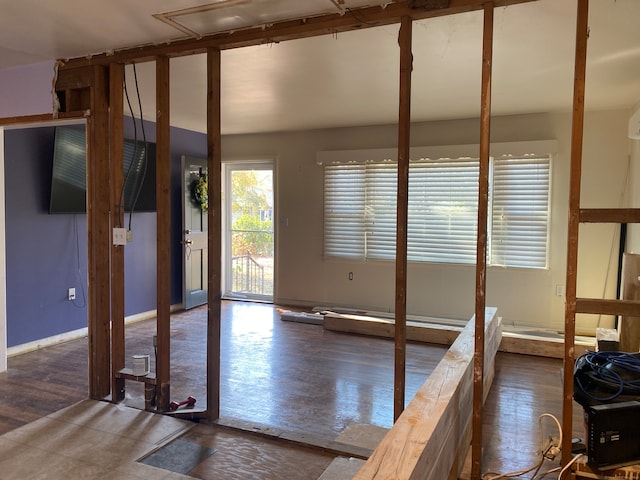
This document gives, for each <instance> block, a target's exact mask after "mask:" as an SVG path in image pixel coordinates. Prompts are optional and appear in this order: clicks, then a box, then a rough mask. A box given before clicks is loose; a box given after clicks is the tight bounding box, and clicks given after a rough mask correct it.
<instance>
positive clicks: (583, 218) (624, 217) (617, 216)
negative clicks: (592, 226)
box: [579, 208, 640, 223]
mask: <svg viewBox="0 0 640 480" xmlns="http://www.w3.org/2000/svg"><path fill="white" fill-rule="evenodd" d="M579 218H580V222H581V223H640V208H581V209H580V217H579Z"/></svg>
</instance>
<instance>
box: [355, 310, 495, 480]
mask: <svg viewBox="0 0 640 480" xmlns="http://www.w3.org/2000/svg"><path fill="white" fill-rule="evenodd" d="M482 318H483V319H484V322H483V321H480V323H481V324H482V325H483V328H484V329H485V342H486V345H485V347H486V348H485V349H484V352H485V356H486V358H485V362H484V363H485V370H486V371H485V375H484V378H485V381H486V384H485V386H484V387H485V388H484V391H485V392H488V390H489V388H488V387H489V386H490V382H491V381H492V380H493V364H494V359H495V354H496V351H497V350H498V345H499V344H500V339H501V328H500V319H499V317H498V316H497V315H496V309H495V308H487V309H486V312H485V314H484V315H483V316H482ZM476 324H477V322H476V320H475V318H472V319H471V320H470V321H469V322H468V324H467V326H466V327H465V328H464V330H463V331H462V333H461V334H460V336H459V337H458V338H457V339H456V341H455V342H454V343H453V345H451V348H450V349H449V350H448V352H447V353H446V354H445V356H444V358H443V359H442V360H441V361H440V363H438V365H437V366H436V368H435V369H434V370H433V372H432V373H431V375H429V378H428V379H427V381H426V382H425V383H424V384H423V385H422V387H420V390H419V391H418V392H417V393H416V395H415V397H414V398H413V400H411V402H410V403H409V405H408V406H407V408H406V409H405V410H404V412H403V413H402V415H400V418H398V420H397V421H396V423H395V424H394V425H393V427H392V428H391V430H389V432H388V433H387V435H386V436H385V437H384V438H383V439H382V441H381V442H380V444H379V445H378V447H377V448H376V449H375V450H374V452H373V454H372V455H371V456H370V457H369V459H368V460H367V462H366V463H365V464H364V466H363V467H362V468H361V469H360V471H359V472H358V473H357V474H356V476H355V477H353V478H354V480H374V479H379V480H383V479H390V478H395V479H402V480H417V479H428V480H444V479H457V478H458V474H459V473H460V472H461V471H462V466H463V463H464V459H465V457H466V453H467V450H468V448H469V442H470V439H471V431H470V426H471V418H472V412H473V407H474V406H473V402H472V395H471V391H472V389H473V382H474V381H475V380H474V373H473V370H474V365H473V364H474V360H473V359H474V352H475V349H474V344H475V325H476Z"/></svg>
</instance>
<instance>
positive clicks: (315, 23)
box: [61, 0, 537, 70]
mask: <svg viewBox="0 0 640 480" xmlns="http://www.w3.org/2000/svg"><path fill="white" fill-rule="evenodd" d="M534 1H537V0H494V2H493V4H494V6H495V7H505V6H509V5H516V4H519V3H529V2H534ZM485 3H486V0H451V1H450V4H449V7H447V8H432V9H426V8H411V6H410V5H409V3H408V2H407V1H406V0H401V1H395V2H390V3H388V4H386V5H385V6H374V7H363V8H355V9H351V10H350V12H349V14H346V15H342V14H339V13H335V14H328V15H319V16H315V17H310V18H302V19H296V20H287V21H282V22H275V23H273V24H269V25H264V26H256V27H252V28H246V29H241V30H237V31H231V32H224V33H218V34H214V35H206V36H204V37H202V38H200V39H192V38H189V39H186V40H177V41H173V42H167V43H162V44H158V45H148V46H142V47H134V48H128V49H124V50H120V51H118V52H115V53H108V54H107V53H103V54H100V55H93V56H91V57H89V58H87V57H78V58H75V59H71V60H67V61H65V63H64V65H62V66H61V69H62V70H64V69H65V68H77V67H81V66H87V65H98V64H109V63H112V62H124V63H133V62H145V61H150V60H153V59H154V58H155V57H157V56H172V57H177V56H184V55H193V54H199V53H205V52H206V51H207V49H208V48H217V49H220V50H228V49H232V48H239V47H248V46H251V45H260V44H264V43H267V44H270V43H279V42H284V41H287V40H296V39H300V38H308V37H317V36H320V35H333V34H336V33H340V32H348V31H352V30H362V29H364V28H373V27H380V26H383V25H391V24H394V23H400V22H401V19H402V18H403V17H410V18H411V19H413V20H421V19H425V18H433V17H442V16H446V15H453V14H457V13H464V12H471V11H474V10H482V9H483V8H484V5H485Z"/></svg>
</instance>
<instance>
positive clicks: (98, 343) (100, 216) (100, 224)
mask: <svg viewBox="0 0 640 480" xmlns="http://www.w3.org/2000/svg"><path fill="white" fill-rule="evenodd" d="M90 70H91V75H90V76H89V77H88V78H87V79H86V81H88V82H89V83H88V85H87V87H86V88H87V89H88V91H89V92H90V96H89V98H90V102H89V107H90V116H89V117H88V119H87V232H88V257H89V258H88V274H87V276H88V283H89V285H90V291H89V297H88V298H89V301H88V302H87V303H88V330H89V395H90V396H91V398H93V399H102V398H104V397H106V396H107V395H109V393H110V392H111V367H110V365H111V331H110V330H111V293H110V284H111V268H110V260H109V256H110V252H111V231H110V225H111V219H110V213H109V209H110V198H111V192H110V190H109V180H108V179H109V173H110V172H109V143H108V142H105V139H108V138H109V120H108V116H109V112H108V89H107V72H106V69H105V67H103V66H95V67H91V69H90ZM83 81H85V79H83ZM82 98H83V99H84V96H82ZM83 101H84V100H83ZM82 106H84V105H82ZM105 179H107V180H106V181H105Z"/></svg>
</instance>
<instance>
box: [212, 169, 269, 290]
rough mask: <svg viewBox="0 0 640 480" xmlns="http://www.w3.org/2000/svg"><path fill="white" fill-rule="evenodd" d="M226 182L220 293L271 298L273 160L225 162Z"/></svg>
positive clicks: (224, 175)
mask: <svg viewBox="0 0 640 480" xmlns="http://www.w3.org/2000/svg"><path fill="white" fill-rule="evenodd" d="M223 182H224V191H225V192H226V194H225V195H224V198H223V236H224V238H223V246H224V247H223V255H222V268H223V272H224V274H223V284H222V296H223V298H226V299H229V300H250V301H261V302H273V294H274V277H275V275H274V266H275V262H274V229H273V220H274V201H273V199H274V194H273V193H274V192H273V185H274V182H273V162H272V161H265V160H262V161H253V162H228V163H225V164H224V165H223Z"/></svg>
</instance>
